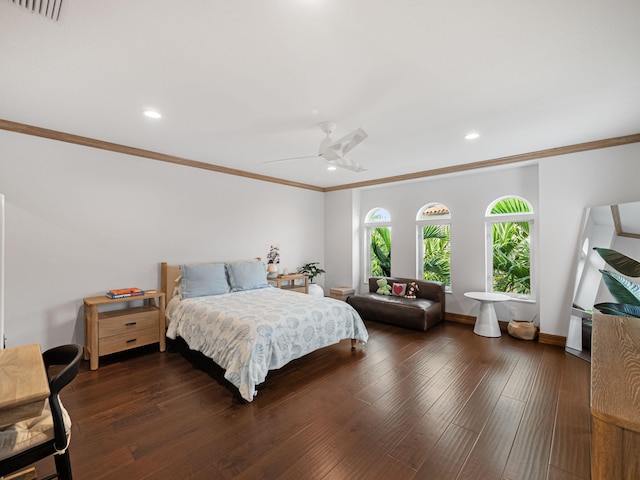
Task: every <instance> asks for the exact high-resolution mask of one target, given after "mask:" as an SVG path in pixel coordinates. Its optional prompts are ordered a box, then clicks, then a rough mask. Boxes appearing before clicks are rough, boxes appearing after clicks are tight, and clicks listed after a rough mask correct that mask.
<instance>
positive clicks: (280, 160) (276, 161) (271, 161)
mask: <svg viewBox="0 0 640 480" xmlns="http://www.w3.org/2000/svg"><path fill="white" fill-rule="evenodd" d="M320 156H321V155H307V156H306V157H289V158H279V159H278V160H268V161H266V162H262V163H278V162H288V161H290V160H302V159H304V158H318V157H320Z"/></svg>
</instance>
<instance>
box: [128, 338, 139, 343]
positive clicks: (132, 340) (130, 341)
mask: <svg viewBox="0 0 640 480" xmlns="http://www.w3.org/2000/svg"><path fill="white" fill-rule="evenodd" d="M136 340H138V339H137V338H132V339H131V340H127V343H135V341H136Z"/></svg>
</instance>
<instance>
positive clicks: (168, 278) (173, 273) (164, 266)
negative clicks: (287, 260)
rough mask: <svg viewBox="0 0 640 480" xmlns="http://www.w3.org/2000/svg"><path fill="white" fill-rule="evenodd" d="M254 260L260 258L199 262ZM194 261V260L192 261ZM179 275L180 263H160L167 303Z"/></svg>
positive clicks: (161, 285)
mask: <svg viewBox="0 0 640 480" xmlns="http://www.w3.org/2000/svg"><path fill="white" fill-rule="evenodd" d="M255 260H262V258H260V257H254V258H246V259H243V260H232V261H226V262H200V263H234V262H249V261H255ZM194 263H195V262H194ZM179 277H180V265H169V264H168V263H167V262H162V263H161V264H160V288H161V290H162V291H163V292H164V294H165V297H164V298H165V302H166V303H169V300H171V299H172V298H173V292H174V290H175V287H176V285H177V284H176V280H178V278H179Z"/></svg>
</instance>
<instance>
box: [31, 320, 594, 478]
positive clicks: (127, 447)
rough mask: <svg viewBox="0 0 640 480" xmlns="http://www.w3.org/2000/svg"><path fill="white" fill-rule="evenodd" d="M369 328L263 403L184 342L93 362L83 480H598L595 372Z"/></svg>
mask: <svg viewBox="0 0 640 480" xmlns="http://www.w3.org/2000/svg"><path fill="white" fill-rule="evenodd" d="M367 326H368V328H369V331H370V335H371V336H370V340H369V343H368V344H367V345H366V346H364V347H358V348H357V349H356V350H355V351H351V350H350V348H349V347H350V345H349V341H348V340H347V341H343V342H341V343H340V344H338V345H335V346H332V347H328V348H326V349H324V350H321V351H318V352H315V353H312V354H310V355H308V356H306V357H304V358H302V359H299V360H296V361H294V362H292V363H291V364H289V365H287V366H285V367H284V368H282V369H281V370H278V371H274V372H271V373H270V374H269V376H268V377H267V381H266V382H265V383H264V384H263V385H262V386H261V388H259V394H258V395H257V397H256V398H255V400H254V401H253V402H252V403H245V402H243V401H241V400H240V399H239V396H238V395H237V393H236V392H235V389H234V388H233V387H232V386H230V385H229V384H228V383H227V382H226V381H225V380H224V378H223V372H222V370H221V369H220V368H219V367H216V366H215V365H213V364H212V362H210V361H209V360H207V359H204V358H203V357H202V356H200V355H199V354H195V353H193V352H189V351H188V350H187V349H186V348H184V345H182V344H181V343H179V342H176V343H173V344H172V345H171V346H170V348H169V350H168V351H167V352H165V353H159V352H158V351H157V347H154V348H145V349H139V350H137V351H135V352H133V353H127V354H122V355H116V356H112V357H107V358H104V359H101V362H100V368H99V369H98V370H96V371H93V372H92V371H89V368H88V362H83V366H82V370H81V372H80V374H79V375H78V377H77V378H76V379H75V380H74V381H73V383H72V384H71V385H70V386H69V387H67V388H66V389H65V390H64V391H63V392H62V399H63V402H64V404H65V406H66V408H67V409H68V410H69V412H70V414H71V417H72V419H73V422H74V423H73V435H72V439H71V461H72V465H73V471H74V478H76V479H79V480H82V479H92V480H93V479H101V478H108V479H151V478H153V479H174V478H175V479H189V478H194V479H218V478H220V479H230V478H238V479H292V480H300V479H356V478H358V479H384V480H387V479H407V480H409V479H426V478H428V479H432V480H439V479H481V480H490V479H497V480H502V479H509V480H528V479H549V480H560V479H588V478H589V476H590V471H589V468H590V467H589V464H590V458H589V449H590V438H591V431H590V418H589V363H587V362H585V361H583V360H581V359H579V358H577V357H574V356H572V355H568V354H566V353H565V352H564V350H562V349H561V348H558V347H553V346H548V345H540V344H538V343H535V342H527V341H522V340H516V339H514V338H511V337H509V336H508V335H506V334H505V335H503V336H502V337H501V338H499V339H493V338H484V337H479V336H477V335H474V334H473V331H472V327H470V326H467V325H461V324H455V323H450V322H446V323H444V324H441V325H438V326H436V327H434V328H432V329H431V330H429V331H428V332H427V333H420V332H414V331H411V330H406V329H401V328H398V327H392V326H386V325H382V324H376V323H368V325H367ZM52 465H53V462H52V461H50V460H45V461H41V462H39V463H38V464H36V467H37V469H38V474H39V475H45V474H47V473H48V472H50V471H51V469H52Z"/></svg>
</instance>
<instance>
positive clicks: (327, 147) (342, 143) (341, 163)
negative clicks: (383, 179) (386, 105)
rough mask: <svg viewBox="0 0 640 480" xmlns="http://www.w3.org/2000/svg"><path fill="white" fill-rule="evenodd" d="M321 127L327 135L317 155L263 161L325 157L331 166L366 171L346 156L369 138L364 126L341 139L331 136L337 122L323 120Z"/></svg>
mask: <svg viewBox="0 0 640 480" xmlns="http://www.w3.org/2000/svg"><path fill="white" fill-rule="evenodd" d="M318 126H319V127H320V129H321V130H322V131H323V132H324V133H325V135H326V137H325V138H324V139H322V141H321V142H320V147H319V148H318V154H317V155H307V156H305V157H291V158H280V159H278V160H270V161H268V162H263V163H276V162H287V161H290V160H302V159H304V158H317V157H322V158H324V159H325V160H326V161H327V163H328V164H329V168H330V167H332V166H335V167H340V168H346V169H347V170H351V171H353V172H364V171H365V170H366V168H365V167H363V166H362V165H360V164H358V163H356V162H354V161H353V160H351V159H349V158H346V155H347V153H349V152H350V151H351V150H353V149H354V148H355V147H356V146H357V145H359V144H360V142H362V141H363V140H364V139H365V138H367V136H368V135H367V132H365V131H364V130H363V129H362V128H358V129H356V130H354V131H352V132H351V133H348V134H347V135H345V136H344V137H342V138H340V139H339V140H333V139H332V138H331V133H333V131H334V130H335V128H336V123H335V122H322V123H320V124H319V125H318Z"/></svg>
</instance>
